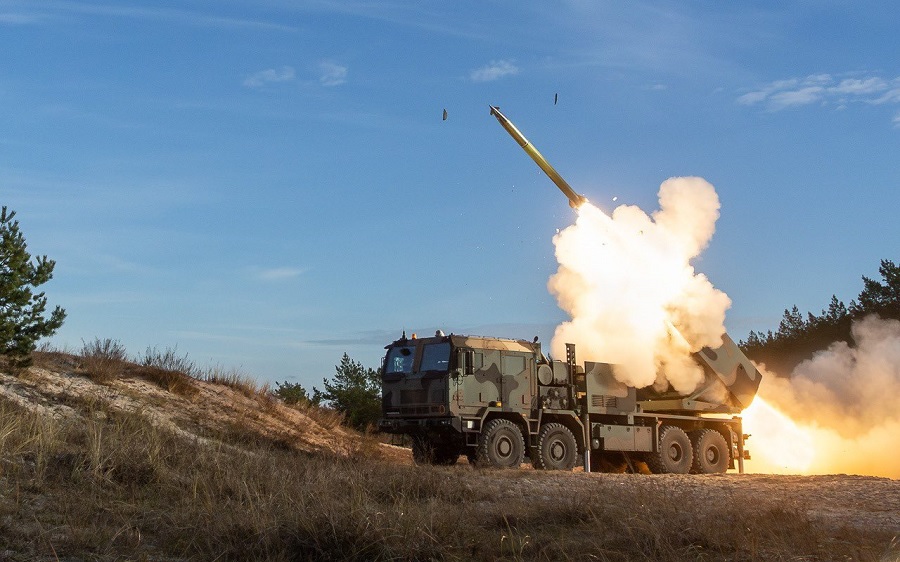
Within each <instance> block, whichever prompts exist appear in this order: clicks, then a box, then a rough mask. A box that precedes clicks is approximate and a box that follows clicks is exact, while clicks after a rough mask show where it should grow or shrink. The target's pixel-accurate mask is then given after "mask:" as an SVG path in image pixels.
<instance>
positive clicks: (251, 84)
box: [244, 66, 296, 88]
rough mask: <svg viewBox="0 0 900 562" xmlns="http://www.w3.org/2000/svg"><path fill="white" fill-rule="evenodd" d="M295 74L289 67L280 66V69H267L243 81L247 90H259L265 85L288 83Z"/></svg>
mask: <svg viewBox="0 0 900 562" xmlns="http://www.w3.org/2000/svg"><path fill="white" fill-rule="evenodd" d="M295 75H296V73H295V72H294V69H293V68H292V67H290V66H282V67H281V68H278V69H275V68H267V69H266V70H260V71H259V72H257V73H255V74H252V75H250V76H248V77H247V79H246V80H244V86H247V87H248V88H260V87H262V86H265V85H267V84H277V83H278V82H290V81H292V80H294V78H295Z"/></svg>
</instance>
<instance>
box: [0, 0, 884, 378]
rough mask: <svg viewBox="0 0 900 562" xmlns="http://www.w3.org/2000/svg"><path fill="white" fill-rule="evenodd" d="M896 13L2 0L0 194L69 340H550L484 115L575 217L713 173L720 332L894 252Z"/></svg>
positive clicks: (134, 346)
mask: <svg viewBox="0 0 900 562" xmlns="http://www.w3.org/2000/svg"><path fill="white" fill-rule="evenodd" d="M895 9H896V8H895V7H894V6H893V3H891V2H838V1H822V2H807V1H803V2H759V3H753V4H752V5H749V4H747V5H745V4H743V3H738V4H734V3H718V2H628V3H619V2H615V3H614V2H585V1H571V2H540V3H538V2H534V3H522V2H508V1H482V2H462V3H460V2H452V3H451V2H428V3H406V2H391V3H388V2H385V3H380V2H359V3H357V2H353V1H334V2H332V1H329V0H323V1H319V2H303V1H286V0H256V1H253V2H249V1H238V0H218V1H182V2H159V1H157V2H135V1H127V0H126V1H117V2H102V1H94V2H80V1H65V0H62V1H43V0H28V1H10V0H0V47H2V53H3V56H2V58H0V112H2V117H0V119H2V121H0V122H2V127H0V193H2V203H3V204H4V205H8V206H9V207H11V208H12V209H14V210H16V211H17V213H18V218H19V220H20V223H21V225H22V228H23V230H24V232H25V235H26V238H27V240H28V243H29V248H30V250H31V251H32V252H33V253H35V254H47V255H48V256H49V257H51V258H53V259H55V260H56V261H57V266H56V271H55V278H54V279H53V281H51V282H50V283H48V284H47V285H46V286H44V289H45V290H46V292H47V294H48V295H49V297H50V300H51V303H52V304H59V305H62V306H63V307H65V308H66V309H67V311H68V315H69V316H68V319H67V321H66V324H65V326H64V327H63V328H62V329H61V330H60V331H59V333H58V335H57V336H56V337H54V338H53V341H54V342H55V343H56V344H58V345H61V346H68V347H69V348H71V349H78V348H80V347H81V342H82V340H84V341H90V340H92V339H93V338H95V337H100V338H107V337H108V338H114V339H118V340H120V341H121V342H122V343H123V344H124V345H126V346H127V348H128V349H129V351H130V352H131V353H132V354H139V353H142V352H143V351H144V350H145V349H146V348H147V347H148V346H158V347H160V348H166V347H175V346H177V349H178V351H179V352H180V353H187V354H188V355H189V356H190V357H191V358H192V359H193V360H195V361H196V362H198V363H199V364H202V365H220V366H223V367H227V368H232V367H233V368H239V369H242V370H243V371H244V372H246V373H249V374H251V375H254V376H256V377H258V378H260V379H261V380H270V381H273V380H292V381H297V382H301V383H303V384H305V385H309V386H311V385H314V384H319V385H320V384H321V379H322V377H324V376H328V377H330V376H331V375H332V374H333V372H334V369H333V366H334V365H335V364H337V363H338V362H339V360H340V356H341V354H342V353H344V352H347V353H349V354H350V356H351V357H353V358H355V359H358V360H360V361H362V362H363V363H364V364H366V365H369V366H377V365H378V361H379V357H380V355H381V354H382V347H383V346H384V345H385V344H386V343H388V342H389V341H390V340H392V339H394V338H395V337H397V336H398V335H399V333H400V331H401V330H402V329H406V330H407V331H418V332H430V331H433V330H434V329H436V328H442V329H444V330H446V331H448V332H449V331H454V332H457V333H479V334H485V335H497V336H506V337H522V338H530V337H532V336H533V335H535V334H537V335H540V336H541V338H542V339H543V340H544V341H549V339H550V336H551V335H552V333H553V327H554V326H555V325H556V324H557V323H559V322H561V321H562V320H564V319H565V317H564V315H563V313H562V312H561V311H560V310H559V309H558V308H557V306H556V303H555V301H554V299H553V298H552V297H551V296H550V295H549V293H548V292H547V289H546V283H547V279H548V277H549V276H550V275H551V274H552V273H553V272H554V271H555V270H556V262H555V259H554V256H553V245H552V241H551V239H552V236H553V234H554V233H555V232H556V230H557V229H561V228H565V227H566V226H568V225H569V224H571V223H572V222H573V220H574V214H573V212H572V211H571V210H570V209H569V207H568V206H567V204H566V201H565V199H564V197H563V196H562V195H561V194H560V193H559V191H558V190H557V189H556V188H555V187H554V186H553V184H552V183H550V181H549V180H548V179H547V178H546V177H545V176H544V175H543V174H542V173H541V172H540V170H539V169H538V168H537V167H536V166H535V165H534V163H532V162H531V161H530V160H529V159H528V157H527V156H526V155H525V154H524V152H522V151H521V150H520V149H519V148H518V147H517V146H516V145H515V143H514V142H513V141H512V139H510V138H509V137H508V136H507V134H506V133H505V132H504V131H503V130H502V129H501V128H500V127H499V125H498V124H497V123H496V121H495V120H494V119H493V118H492V117H490V115H489V112H488V105H489V104H495V105H499V106H500V107H501V108H502V110H503V111H504V113H506V115H507V116H508V117H509V118H510V119H512V120H513V121H514V122H515V123H516V125H517V126H518V127H519V128H520V129H521V130H522V131H523V132H524V133H525V134H526V135H527V136H528V137H529V139H530V140H532V141H533V142H534V143H535V145H536V146H538V148H539V149H540V150H541V151H542V152H543V154H544V155H545V156H546V157H547V158H548V159H549V160H550V161H551V163H553V165H554V166H555V167H556V168H557V170H558V171H559V172H560V173H561V174H562V175H563V176H564V177H565V178H566V179H567V180H568V182H569V183H570V184H571V185H572V186H573V187H574V188H575V189H576V190H577V191H578V192H580V193H584V194H586V195H587V197H588V198H589V199H590V200H591V201H592V202H594V203H595V204H597V205H598V206H600V207H601V208H605V209H607V210H611V209H612V208H613V207H614V206H615V205H618V204H622V203H630V204H637V205H639V206H641V207H642V208H643V209H645V210H646V211H648V212H649V211H652V210H654V209H656V207H657V200H656V193H657V190H658V188H659V184H660V183H661V182H662V181H664V180H665V179H666V178H668V177H671V176H683V175H697V176H701V177H703V178H705V179H706V180H707V181H709V182H711V183H712V184H713V185H714V186H715V187H716V190H717V192H718V194H719V197H720V199H721V202H722V211H721V218H720V219H719V222H718V226H717V232H716V235H715V236H714V238H713V241H712V243H711V245H710V247H709V248H708V249H707V250H706V252H705V253H704V254H703V255H702V256H701V258H700V259H698V260H696V261H695V264H694V265H695V266H696V268H697V269H698V270H700V271H702V272H704V273H706V274H707V275H708V277H709V278H710V279H711V280H712V282H713V283H714V284H715V285H716V286H717V287H718V288H720V289H722V290H724V291H725V292H726V293H728V295H729V296H730V297H731V299H732V300H733V302H734V304H733V306H732V308H731V310H730V311H729V314H728V318H727V322H726V324H727V326H728V328H729V332H730V333H731V335H732V336H733V337H734V338H735V339H740V338H744V337H746V335H747V333H748V331H749V330H750V329H757V330H760V329H761V330H766V329H770V328H775V327H776V326H777V323H778V321H779V319H780V317H781V313H782V310H783V309H784V308H785V307H787V306H790V305H792V304H797V305H798V306H799V307H800V308H801V309H802V310H813V311H819V310H821V309H822V308H824V307H825V306H826V305H827V303H828V300H829V299H830V296H831V295H832V294H833V293H834V294H837V296H838V297H839V298H841V299H843V300H845V301H847V302H849V300H850V299H851V298H853V297H854V296H855V295H856V294H857V293H858V292H859V290H860V289H861V285H862V284H861V281H860V275H863V274H866V275H869V276H877V269H878V264H879V260H881V259H884V258H887V259H893V260H897V259H900V256H898V255H897V248H898V247H900V228H898V227H897V221H896V215H897V211H896V210H897V209H898V208H900V194H898V193H900V190H898V187H900V158H898V156H900V68H898V66H900V59H898V57H897V53H898V47H900V42H898V39H897V35H896V15H895ZM556 94H558V96H559V102H558V104H556V105H554V103H553V99H554V95H556ZM444 109H446V110H447V112H448V119H447V120H446V121H443V120H442V119H441V116H442V112H443V110H444ZM613 197H616V198H617V202H616V203H613V201H612V199H613Z"/></svg>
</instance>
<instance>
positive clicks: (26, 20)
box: [0, 12, 43, 25]
mask: <svg viewBox="0 0 900 562" xmlns="http://www.w3.org/2000/svg"><path fill="white" fill-rule="evenodd" d="M41 19H43V18H42V17H41V16H39V15H37V14H15V13H9V12H7V13H0V25H2V24H7V25H28V24H32V23H37V22H38V21H40V20H41Z"/></svg>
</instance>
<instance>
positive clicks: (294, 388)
mask: <svg viewBox="0 0 900 562" xmlns="http://www.w3.org/2000/svg"><path fill="white" fill-rule="evenodd" d="M273 393H274V394H275V396H277V397H278V398H280V399H281V400H282V401H283V402H284V403H285V404H291V405H294V404H315V405H318V404H319V402H320V401H321V396H320V395H319V393H317V392H313V393H312V394H310V393H309V392H307V390H306V389H305V388H303V385H302V384H300V383H296V382H288V381H284V382H278V381H275V390H274V391H273Z"/></svg>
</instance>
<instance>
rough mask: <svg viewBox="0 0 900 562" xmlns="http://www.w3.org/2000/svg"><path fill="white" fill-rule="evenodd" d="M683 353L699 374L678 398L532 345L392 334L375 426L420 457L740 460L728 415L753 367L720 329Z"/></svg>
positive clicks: (677, 463)
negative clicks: (714, 341) (713, 341)
mask: <svg viewBox="0 0 900 562" xmlns="http://www.w3.org/2000/svg"><path fill="white" fill-rule="evenodd" d="M723 340H724V341H723V344H722V346H721V347H719V348H717V349H710V348H704V349H702V350H701V351H700V352H698V353H695V354H694V359H695V360H696V361H697V363H698V364H699V365H700V366H701V367H702V369H703V371H704V375H705V378H704V380H703V383H702V384H701V385H700V386H699V387H698V388H697V390H696V391H694V392H693V393H691V394H689V395H682V394H678V393H676V392H674V391H671V390H669V391H665V392H658V391H655V390H653V389H652V388H644V389H637V388H634V387H631V386H627V385H625V384H623V383H621V382H619V381H617V380H616V379H615V377H614V375H613V367H612V365H610V364H607V363H601V362H593V361H586V362H585V363H584V364H583V365H578V364H577V363H576V357H575V346H574V345H572V344H568V345H567V346H566V360H565V361H559V360H551V359H549V358H548V357H546V356H545V355H544V354H543V353H542V351H541V344H540V343H539V342H538V341H537V338H535V339H534V341H527V340H515V339H503V338H492V337H481V336H463V335H454V334H450V335H444V334H443V333H441V332H437V333H436V334H435V335H434V336H433V337H425V338H416V337H415V335H413V336H412V337H409V338H407V337H406V334H405V333H404V334H403V336H402V337H401V338H400V339H398V340H396V341H394V342H392V343H391V344H390V345H388V346H387V347H386V348H385V349H386V350H387V353H386V355H385V357H384V361H383V364H382V368H381V377H382V381H383V383H382V384H383V386H382V414H383V418H382V419H381V421H380V422H379V427H380V429H381V430H382V431H385V432H388V433H394V434H405V435H408V436H409V438H410V439H411V441H412V454H413V459H414V460H415V462H417V463H420V464H437V465H451V464H454V463H456V462H457V460H458V459H459V457H461V456H462V455H465V456H466V457H468V459H469V461H470V462H472V463H474V464H477V465H479V466H489V467H497V468H516V467H519V466H520V465H521V464H522V463H523V462H524V460H525V459H526V457H527V458H528V459H530V461H531V463H532V464H533V465H534V467H535V468H538V469H545V470H571V469H572V468H573V467H575V466H576V464H578V463H579V460H580V459H582V462H583V465H584V467H585V470H587V471H591V470H594V471H597V470H600V469H601V468H604V467H616V466H617V467H627V469H629V470H631V471H635V470H636V467H639V468H642V465H639V464H637V461H641V462H643V463H646V467H647V468H648V469H649V470H650V471H651V472H653V473H676V474H686V473H689V472H692V473H704V474H710V473H722V472H725V471H726V470H728V469H734V468H735V466H737V468H738V470H739V471H740V472H743V461H744V459H747V458H749V454H748V452H747V450H746V449H745V448H744V445H745V439H746V438H747V435H745V434H744V433H743V430H742V426H741V418H740V417H739V416H737V415H736V414H739V413H740V411H741V410H742V409H743V408H746V407H747V406H749V405H750V402H751V401H752V400H753V397H754V396H755V395H756V391H757V389H758V387H759V383H760V380H761V375H760V373H759V371H758V370H757V369H756V368H755V367H754V366H753V364H752V363H751V362H750V361H749V360H748V359H747V357H746V356H744V354H743V353H742V352H741V351H740V349H739V348H738V347H737V345H735V343H734V341H732V340H731V338H729V337H728V335H724V337H723Z"/></svg>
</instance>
